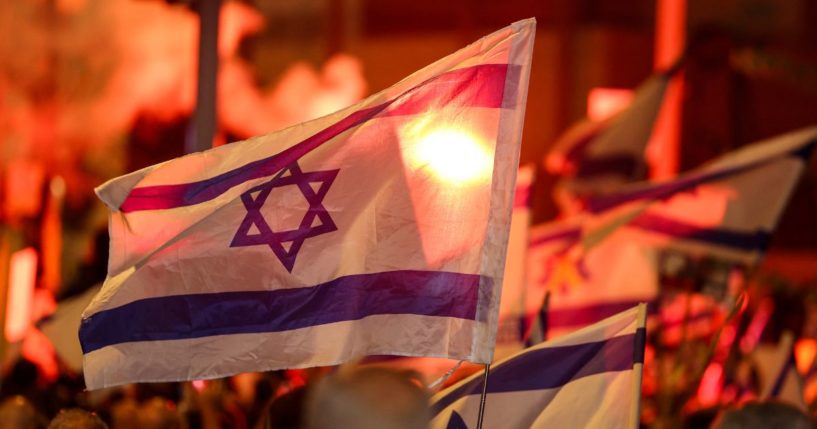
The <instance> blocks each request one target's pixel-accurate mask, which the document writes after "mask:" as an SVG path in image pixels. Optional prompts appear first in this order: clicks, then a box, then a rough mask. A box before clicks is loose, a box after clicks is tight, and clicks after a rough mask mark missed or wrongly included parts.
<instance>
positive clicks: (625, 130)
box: [545, 73, 672, 198]
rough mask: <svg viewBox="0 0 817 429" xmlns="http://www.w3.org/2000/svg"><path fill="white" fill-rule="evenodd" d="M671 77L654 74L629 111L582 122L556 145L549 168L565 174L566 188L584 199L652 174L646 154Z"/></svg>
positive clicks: (561, 185) (563, 175) (562, 181)
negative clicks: (607, 117)
mask: <svg viewBox="0 0 817 429" xmlns="http://www.w3.org/2000/svg"><path fill="white" fill-rule="evenodd" d="M671 76H672V73H659V74H655V75H653V76H651V77H650V78H649V79H647V80H646V81H644V83H642V84H641V86H639V87H638V88H637V89H636V91H635V94H634V97H633V100H632V102H631V103H630V105H629V106H628V107H627V108H626V109H624V110H622V111H621V112H619V113H618V114H616V115H614V116H613V117H611V118H609V119H606V120H602V121H591V120H585V121H583V122H580V123H578V124H576V125H574V126H573V127H571V128H569V129H568V130H567V131H566V132H565V133H564V134H563V135H562V136H561V137H560V138H559V140H557V141H556V143H554V147H553V149H552V150H551V151H550V153H548V155H547V157H546V159H545V167H546V168H547V170H548V171H549V172H551V173H553V174H556V175H559V176H562V177H563V179H562V180H561V181H560V183H559V187H560V188H561V190H563V191H566V192H569V193H570V194H573V195H575V196H576V197H579V198H583V197H585V196H588V195H594V194H598V193H609V192H612V191H615V190H616V189H617V188H618V187H619V186H621V185H624V184H627V183H631V182H637V181H641V180H645V179H646V178H647V163H646V157H645V155H644V152H645V149H646V147H647V143H648V142H649V140H650V136H651V135H652V129H653V125H654V124H655V118H656V117H657V116H658V112H659V111H660V110H661V105H662V103H663V100H664V93H665V92H666V89H667V84H668V82H669V79H670V78H671Z"/></svg>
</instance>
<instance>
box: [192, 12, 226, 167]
mask: <svg viewBox="0 0 817 429" xmlns="http://www.w3.org/2000/svg"><path fill="white" fill-rule="evenodd" d="M220 9H221V0H198V1H197V2H196V11H197V12H198V14H199V67H198V88H197V91H196V112H195V115H194V117H193V123H192V124H191V127H190V132H189V133H188V136H187V141H186V142H185V152H186V153H192V152H199V151H202V150H207V149H210V148H211V147H212V146H213V137H214V136H215V134H216V76H217V75H218V15H219V10H220Z"/></svg>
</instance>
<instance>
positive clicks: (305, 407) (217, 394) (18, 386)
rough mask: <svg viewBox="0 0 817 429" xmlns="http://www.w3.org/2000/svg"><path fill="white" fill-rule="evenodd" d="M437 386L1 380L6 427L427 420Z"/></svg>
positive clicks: (736, 418) (250, 378)
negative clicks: (93, 386) (96, 386)
mask: <svg viewBox="0 0 817 429" xmlns="http://www.w3.org/2000/svg"><path fill="white" fill-rule="evenodd" d="M431 394H432V392H431V391H430V390H429V389H428V388H427V387H426V385H425V384H424V381H423V377H422V375H421V374H419V373H417V372H414V371H410V370H398V369H392V368H386V367H381V366H367V365H345V366H341V367H336V368H314V369H306V370H289V371H273V372H267V373H247V374H240V375H237V376H234V377H230V378H226V379H219V380H209V381H194V382H184V383H153V384H136V385H128V386H122V387H116V388H109V389H103V390H99V391H86V390H85V389H84V385H83V382H82V380H81V379H80V378H78V377H75V376H70V375H67V374H64V375H62V376H61V377H60V378H59V379H58V380H57V381H56V382H53V383H48V384H45V383H44V382H43V381H42V379H41V378H40V377H38V374H37V369H36V367H35V366H34V365H32V364H31V363H30V362H27V361H25V360H19V361H18V362H17V363H16V364H15V365H14V366H13V367H12V368H10V369H9V370H8V373H7V374H6V375H5V376H4V378H3V380H2V387H1V388H0V395H2V401H1V402H0V429H45V428H49V429H51V428H54V429H68V428H70V429H101V428H113V429H193V428H202V429H217V428H236V429H266V428H272V429H275V428H304V429H325V428H326V429H328V428H335V429H347V428H349V429H351V428H355V429H421V428H428V427H429V425H430V423H431V419H432V417H433V416H432V415H431V411H430V407H429V401H430V398H431ZM487 406H490V403H488V404H487ZM651 426H652V427H661V428H676V427H677V428H715V429H736V428H750V429H754V428H780V429H783V428H792V429H801V428H802V429H807V428H814V427H817V425H815V420H814V419H812V418H811V417H810V416H809V415H807V414H806V413H804V412H802V411H800V410H798V409H797V408H795V407H793V406H791V405H787V404H785V403H782V402H774V401H750V402H747V403H744V404H742V405H741V406H739V407H729V408H723V409H709V410H705V411H703V412H700V411H699V412H694V413H689V414H688V415H685V416H678V418H677V420H676V421H673V422H666V421H664V422H656V423H654V424H653V425H651Z"/></svg>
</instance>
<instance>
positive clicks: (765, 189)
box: [587, 127, 817, 266]
mask: <svg viewBox="0 0 817 429" xmlns="http://www.w3.org/2000/svg"><path fill="white" fill-rule="evenodd" d="M815 144H817V127H809V128H804V129H801V130H797V131H793V132H791V133H788V134H784V135H782V136H779V137H775V138H773V139H769V140H766V141H763V142H759V143H755V144H753V145H750V146H746V147H744V148H742V149H740V150H737V151H734V152H731V153H729V154H726V155H724V156H723V157H721V158H719V159H717V160H715V161H713V162H710V163H708V164H706V165H704V166H702V167H700V168H698V169H696V170H694V171H691V172H689V173H687V174H684V175H682V176H680V177H678V178H677V179H675V180H672V181H669V182H665V183H657V184H656V183H647V184H639V185H633V186H631V187H628V188H627V189H623V190H622V191H621V192H618V193H616V194H612V195H606V196H596V197H592V198H589V199H588V200H587V203H588V204H587V206H588V211H589V212H591V213H594V214H596V215H598V214H600V213H610V215H608V216H607V220H606V221H609V219H612V218H616V217H617V218H618V219H619V220H617V221H613V222H612V223H614V224H615V223H622V221H621V220H622V219H625V221H624V223H626V224H627V226H628V227H631V229H633V230H634V231H635V232H637V233H638V235H639V239H640V240H642V241H645V242H649V243H651V245H653V246H658V247H671V248H674V249H678V250H682V251H684V252H685V253H688V254H691V255H701V256H708V257H715V258H720V259H723V260H727V261H734V262H736V263H739V264H743V265H747V266H751V265H753V264H755V263H757V262H758V261H759V259H760V257H761V256H762V254H763V252H764V251H765V249H766V246H767V245H768V242H769V239H770V238H771V234H772V232H774V229H775V227H776V226H777V221H778V219H779V218H780V215H781V214H782V212H783V209H784V208H785V207H786V204H787V203H788V200H789V196H790V195H791V193H792V191H793V190H794V187H795V185H796V184H797V182H798V180H799V178H800V174H801V173H802V172H803V169H804V168H805V165H806V163H807V161H808V159H809V157H810V155H811V153H812V151H813V149H814V146H815Z"/></svg>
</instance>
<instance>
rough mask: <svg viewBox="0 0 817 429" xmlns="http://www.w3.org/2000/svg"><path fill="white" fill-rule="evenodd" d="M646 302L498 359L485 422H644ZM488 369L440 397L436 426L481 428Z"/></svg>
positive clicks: (529, 424)
mask: <svg viewBox="0 0 817 429" xmlns="http://www.w3.org/2000/svg"><path fill="white" fill-rule="evenodd" d="M645 319H646V305H644V304H641V305H639V306H638V307H635V308H632V309H630V310H627V311H624V312H622V313H619V314H617V315H615V316H613V317H611V318H608V319H605V320H603V321H601V322H599V323H597V324H595V325H593V326H588V327H586V328H585V329H582V330H580V331H577V332H575V333H573V334H571V335H567V336H564V337H562V338H560V339H557V340H553V341H547V342H544V343H541V344H539V345H537V346H534V347H531V348H529V349H525V350H523V351H521V352H519V353H518V354H516V355H514V356H512V357H509V358H508V359H506V360H503V361H501V362H499V363H497V364H495V365H494V366H493V367H492V368H491V372H490V374H489V376H488V396H487V398H486V405H485V417H484V426H485V427H489V428H493V427H497V428H498V427H502V428H591V427H599V428H613V427H615V428H619V427H620V428H637V427H638V425H639V401H640V398H641V369H642V365H643V358H644V346H645V340H646V332H645V328H644V326H645ZM482 383H483V374H482V373H476V374H474V375H472V376H471V377H469V378H466V379H465V380H462V381H461V382H459V383H458V384H455V385H453V386H451V387H449V388H448V389H446V390H444V391H442V392H440V393H438V394H437V395H435V396H434V398H432V414H433V415H434V419H433V421H432V425H431V427H432V428H474V427H476V421H477V412H478V410H479V400H480V393H481V392H482Z"/></svg>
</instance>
